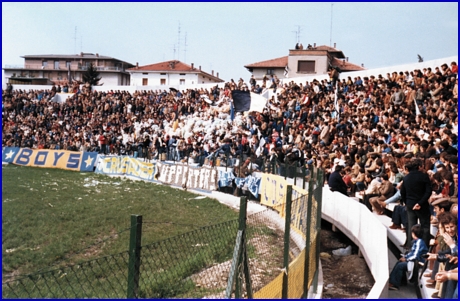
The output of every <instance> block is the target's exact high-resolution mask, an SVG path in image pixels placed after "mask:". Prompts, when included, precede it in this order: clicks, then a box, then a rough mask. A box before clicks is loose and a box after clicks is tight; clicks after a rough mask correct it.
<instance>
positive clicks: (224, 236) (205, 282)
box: [2, 170, 322, 298]
mask: <svg viewBox="0 0 460 301" xmlns="http://www.w3.org/2000/svg"><path fill="white" fill-rule="evenodd" d="M269 179H270V180H271V181H272V183H273V181H274V180H276V181H277V183H278V186H277V187H278V188H279V189H278V188H277V189H274V190H272V191H271V192H270V191H269V190H265V191H264V192H263V193H264V195H266V196H267V197H268V200H272V199H274V197H273V196H272V195H271V194H272V193H280V192H281V191H282V192H283V193H284V194H283V195H284V196H285V199H284V200H277V201H276V202H275V203H273V204H272V205H270V204H266V205H268V206H271V207H273V209H274V210H273V209H266V210H264V211H262V212H259V213H256V214H252V215H249V216H247V214H246V210H245V208H246V202H247V200H246V198H244V197H243V198H242V199H241V205H240V207H241V209H240V218H239V220H231V221H227V222H224V223H220V224H216V225H211V226H206V227H202V228H199V229H196V230H194V231H190V232H187V233H184V234H181V235H178V236H175V237H171V238H169V239H166V240H162V241H159V242H156V243H153V244H150V245H144V246H142V245H141V234H142V225H143V224H144V223H146V222H143V221H142V217H140V216H133V217H132V220H131V228H130V230H131V235H130V242H129V250H128V251H126V252H122V253H119V254H114V255H109V256H105V257H101V258H97V259H94V260H90V261H81V262H76V263H71V264H67V265H63V264H61V265H59V267H55V268H53V269H50V270H47V271H40V272H37V273H34V274H30V275H22V276H16V277H15V278H9V279H7V280H6V281H3V283H2V296H3V297H4V298H203V297H207V298H211V297H212V298H224V297H227V298H230V297H232V296H235V297H248V298H278V297H285V298H286V297H289V298H298V297H302V296H307V291H308V288H310V287H313V290H314V289H315V288H316V283H317V271H318V262H319V261H318V260H319V230H320V226H319V225H320V223H319V221H320V214H321V192H322V190H321V189H322V185H321V183H322V172H321V170H313V173H312V177H311V179H310V181H309V185H308V187H309V191H308V193H306V192H305V191H303V190H300V189H298V188H295V187H292V186H290V185H287V183H285V182H283V180H284V179H283V178H282V177H278V178H276V177H270V178H269ZM281 188H282V189H281ZM284 189H286V190H284ZM294 191H297V192H295V193H294ZM294 196H295V198H294ZM291 229H292V230H293V231H291ZM280 271H284V272H282V273H280ZM243 279H244V281H243Z"/></svg>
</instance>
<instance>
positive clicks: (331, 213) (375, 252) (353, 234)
mask: <svg viewBox="0 0 460 301" xmlns="http://www.w3.org/2000/svg"><path fill="white" fill-rule="evenodd" d="M322 201H323V204H322V208H321V213H322V215H321V217H322V218H323V219H325V220H327V221H328V222H330V223H332V224H333V225H334V226H336V227H337V228H338V229H339V230H340V231H341V232H342V233H344V234H345V235H346V236H347V237H348V238H350V239H351V240H352V241H353V242H354V243H355V244H356V245H357V246H358V247H359V249H360V250H361V252H362V254H363V256H364V259H365V260H366V263H367V266H368V267H369V270H370V271H371V274H372V276H373V277H374V280H375V283H374V286H373V287H372V289H371V291H370V292H369V295H368V296H367V299H380V298H387V297H388V279H389V272H388V256H387V251H388V245H387V229H386V227H385V226H384V225H383V224H382V223H381V222H380V221H379V220H378V219H377V217H376V216H375V215H374V214H373V213H372V212H370V211H369V209H367V207H366V206H364V205H363V204H361V203H359V202H357V201H355V200H353V199H350V198H349V197H347V196H345V195H343V194H341V193H339V192H332V191H331V190H330V189H329V187H328V186H325V187H324V188H323V200H322Z"/></svg>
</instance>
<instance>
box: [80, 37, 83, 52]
mask: <svg viewBox="0 0 460 301" xmlns="http://www.w3.org/2000/svg"><path fill="white" fill-rule="evenodd" d="M80 52H83V35H80Z"/></svg>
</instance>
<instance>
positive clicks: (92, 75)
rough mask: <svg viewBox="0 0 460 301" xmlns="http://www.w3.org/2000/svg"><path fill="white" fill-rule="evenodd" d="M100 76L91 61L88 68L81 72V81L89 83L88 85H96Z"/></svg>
mask: <svg viewBox="0 0 460 301" xmlns="http://www.w3.org/2000/svg"><path fill="white" fill-rule="evenodd" d="M100 80H101V78H100V77H99V72H97V69H96V68H95V67H94V65H93V63H91V64H90V65H89V67H88V70H86V71H85V73H83V82H84V83H89V85H90V87H92V86H97V85H98V83H99V81H100Z"/></svg>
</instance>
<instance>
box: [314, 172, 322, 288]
mask: <svg viewBox="0 0 460 301" xmlns="http://www.w3.org/2000/svg"><path fill="white" fill-rule="evenodd" d="M323 177H324V171H323V170H322V169H318V179H317V184H316V187H315V199H316V206H317V208H316V214H317V215H316V221H317V222H316V254H315V256H316V267H315V271H316V272H315V278H314V289H315V293H317V292H318V268H319V253H320V245H321V206H322V198H323V183H324V181H323Z"/></svg>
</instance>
